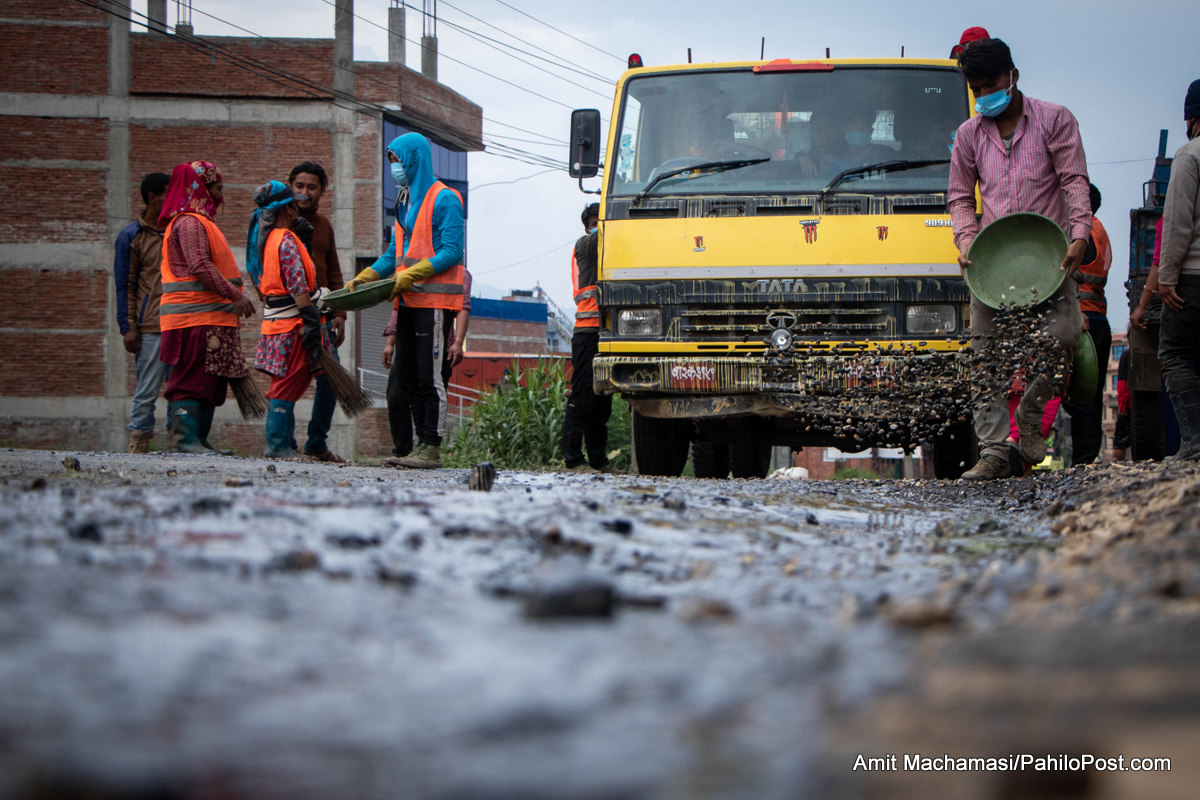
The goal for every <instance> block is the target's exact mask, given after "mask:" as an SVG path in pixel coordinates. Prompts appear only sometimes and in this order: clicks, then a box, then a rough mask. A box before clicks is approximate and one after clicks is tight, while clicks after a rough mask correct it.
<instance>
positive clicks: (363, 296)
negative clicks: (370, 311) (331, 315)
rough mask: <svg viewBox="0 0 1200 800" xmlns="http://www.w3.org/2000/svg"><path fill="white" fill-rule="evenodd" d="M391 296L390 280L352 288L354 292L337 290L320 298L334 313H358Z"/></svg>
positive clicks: (385, 279)
mask: <svg viewBox="0 0 1200 800" xmlns="http://www.w3.org/2000/svg"><path fill="white" fill-rule="evenodd" d="M391 294H392V279H391V278H384V279H383V280H381V281H372V282H371V283H364V284H363V285H361V286H356V287H354V291H347V290H346V289H337V290H336V291H332V292H330V293H329V294H327V295H325V296H324V297H322V298H321V302H322V303H324V304H325V305H327V306H329V307H330V308H332V309H333V310H334V311H358V310H360V309H363V308H370V307H371V306H374V305H378V304H379V303H382V302H383V301H384V300H387V299H388V298H389V297H390V296H391Z"/></svg>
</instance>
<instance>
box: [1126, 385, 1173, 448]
mask: <svg viewBox="0 0 1200 800" xmlns="http://www.w3.org/2000/svg"><path fill="white" fill-rule="evenodd" d="M1129 449H1130V451H1131V455H1132V457H1133V460H1134V461H1147V460H1150V461H1162V460H1163V458H1164V457H1165V456H1166V455H1167V439H1166V432H1165V430H1164V428H1163V417H1162V398H1161V397H1160V394H1159V393H1158V392H1148V391H1133V392H1130V393H1129Z"/></svg>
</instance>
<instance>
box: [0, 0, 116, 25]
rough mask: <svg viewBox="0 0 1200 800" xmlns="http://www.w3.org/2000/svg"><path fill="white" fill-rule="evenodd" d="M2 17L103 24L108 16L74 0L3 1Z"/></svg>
mask: <svg viewBox="0 0 1200 800" xmlns="http://www.w3.org/2000/svg"><path fill="white" fill-rule="evenodd" d="M3 9H4V10H3V14H2V16H4V17H6V18H8V19H29V20H55V21H80V22H98V23H102V24H103V23H105V22H106V21H107V20H108V14H106V13H105V12H103V11H101V10H100V9H98V8H91V7H89V6H85V5H83V4H82V3H76V2H74V0H4V6H3Z"/></svg>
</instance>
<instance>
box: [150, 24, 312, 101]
mask: <svg viewBox="0 0 1200 800" xmlns="http://www.w3.org/2000/svg"><path fill="white" fill-rule="evenodd" d="M131 38H132V43H131V46H130V50H131V58H132V63H133V79H132V82H131V83H130V87H129V91H130V93H131V94H186V95H191V96H201V97H294V98H304V99H309V98H312V97H329V96H331V93H330V91H328V90H329V89H332V87H333V40H332V39H275V40H274V41H267V40H265V39H252V38H248V37H229V36H206V37H204V42H205V43H206V44H207V45H208V47H204V48H200V49H197V48H196V47H193V46H190V45H189V44H187V43H185V42H184V41H183V40H180V39H178V38H177V37H173V36H162V35H160V34H153V33H143V34H133V36H132V37H131ZM239 62H242V63H239ZM245 62H249V63H251V64H254V65H256V66H255V68H260V69H261V68H267V69H269V70H273V71H274V72H277V73H280V72H281V73H288V74H291V75H297V76H300V77H301V78H303V79H304V80H307V81H309V82H311V84H313V85H314V86H315V87H317V88H311V87H305V86H301V85H300V84H298V83H296V82H295V81H292V80H287V79H278V80H276V79H273V78H271V77H268V76H266V75H260V74H259V73H258V72H256V71H255V68H251V67H249V66H246V65H245Z"/></svg>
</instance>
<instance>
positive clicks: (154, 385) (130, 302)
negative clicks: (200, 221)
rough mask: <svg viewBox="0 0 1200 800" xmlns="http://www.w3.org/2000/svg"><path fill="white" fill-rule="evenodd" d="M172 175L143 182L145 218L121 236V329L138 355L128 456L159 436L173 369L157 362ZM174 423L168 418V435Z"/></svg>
mask: <svg viewBox="0 0 1200 800" xmlns="http://www.w3.org/2000/svg"><path fill="white" fill-rule="evenodd" d="M170 180H171V176H170V175H167V174H166V173H165V172H151V173H150V174H149V175H147V176H146V177H145V178H143V179H142V186H141V189H142V202H143V203H145V204H146V207H145V209H144V210H143V211H142V215H141V216H140V217H138V218H137V219H135V220H134V221H133V222H131V223H129V225H128V226H126V227H125V229H124V230H122V231H121V232H120V233H119V234H118V235H117V241H116V245H115V249H116V256H115V257H114V258H113V280H114V281H116V286H117V326H118V327H119V328H120V329H121V337H122V338H123V339H124V340H125V350H126V351H128V352H130V353H133V354H134V355H136V356H137V360H136V365H137V389H136V391H135V392H134V395H133V410H132V413H131V414H130V419H129V452H131V453H145V452H146V451H147V450H149V448H150V440H151V439H152V438H153V437H154V406H155V403H156V402H157V400H158V392H159V389H161V388H162V384H163V381H165V380H166V378H167V373H168V372H170V367H168V366H167V365H166V364H164V363H162V362H161V361H159V360H158V351H159V341H160V334H159V329H158V306H159V302H160V301H161V300H162V267H161V264H162V240H163V232H162V228H160V227H159V226H158V215H159V213H160V212H161V211H162V207H163V198H164V197H165V196H166V194H167V184H168V183H169V182H170ZM170 430H171V420H170V418H169V417H168V418H167V431H168V432H169V431H170Z"/></svg>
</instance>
